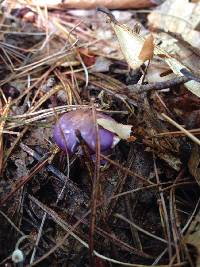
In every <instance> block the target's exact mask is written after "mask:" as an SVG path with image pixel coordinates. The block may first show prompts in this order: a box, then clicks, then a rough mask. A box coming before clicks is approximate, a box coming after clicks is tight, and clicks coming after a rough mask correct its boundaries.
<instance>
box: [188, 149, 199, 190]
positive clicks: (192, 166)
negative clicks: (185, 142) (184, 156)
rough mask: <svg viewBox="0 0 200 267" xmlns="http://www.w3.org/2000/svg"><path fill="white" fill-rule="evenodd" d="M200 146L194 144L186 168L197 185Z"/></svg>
mask: <svg viewBox="0 0 200 267" xmlns="http://www.w3.org/2000/svg"><path fill="white" fill-rule="evenodd" d="M199 164H200V148H199V146H198V145H197V144H194V146H193V148H192V153H191V156H190V159H189V161H188V168H189V171H190V173H191V174H192V176H194V178H195V179H196V181H197V183H198V185H199V186H200V168H199Z"/></svg>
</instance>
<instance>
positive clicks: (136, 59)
mask: <svg viewBox="0 0 200 267" xmlns="http://www.w3.org/2000/svg"><path fill="white" fill-rule="evenodd" d="M111 25H112V27H113V29H114V31H115V33H116V35H117V38H118V41H119V44H120V47H121V51H122V54H123V55H124V57H125V59H126V61H127V63H128V64H129V66H130V67H131V68H132V69H137V68H139V67H140V66H141V65H142V64H143V63H144V62H145V61H146V59H145V57H143V55H142V56H141V52H142V50H143V47H144V39H143V38H141V37H140V36H139V35H138V34H137V33H135V32H134V31H131V29H129V28H128V27H127V26H125V25H120V24H118V23H114V22H111Z"/></svg>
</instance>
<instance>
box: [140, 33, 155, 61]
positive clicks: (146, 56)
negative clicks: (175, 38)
mask: <svg viewBox="0 0 200 267" xmlns="http://www.w3.org/2000/svg"><path fill="white" fill-rule="evenodd" d="M153 41H154V39H153V35H152V34H150V35H149V36H148V37H147V39H146V40H145V41H144V44H143V47H142V50H141V51H140V54H139V59H141V60H143V61H146V60H150V59H152V58H153V51H154V43H153Z"/></svg>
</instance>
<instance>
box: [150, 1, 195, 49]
mask: <svg viewBox="0 0 200 267" xmlns="http://www.w3.org/2000/svg"><path fill="white" fill-rule="evenodd" d="M190 2H191V1H189V0H181V4H180V0H167V1H165V2H164V3H163V4H162V5H160V6H159V7H158V8H157V9H155V10H154V11H152V12H151V13H150V15H149V16H148V20H149V24H150V26H151V27H153V28H159V29H163V30H164V31H166V32H168V31H170V32H173V33H179V34H181V35H182V37H183V38H184V39H185V40H186V41H188V42H189V43H190V44H191V45H193V46H196V47H199V45H200V32H198V31H197V30H195V29H196V27H197V26H198V24H199V22H200V16H199V14H200V3H196V4H195V3H190Z"/></svg>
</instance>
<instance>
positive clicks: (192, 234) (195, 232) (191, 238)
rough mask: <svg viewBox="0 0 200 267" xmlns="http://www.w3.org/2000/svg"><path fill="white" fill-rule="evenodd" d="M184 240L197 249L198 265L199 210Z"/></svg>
mask: <svg viewBox="0 0 200 267" xmlns="http://www.w3.org/2000/svg"><path fill="white" fill-rule="evenodd" d="M185 242H186V243H187V244H190V245H192V246H194V247H195V249H196V251H197V257H196V265H195V266H196V267H200V212H199V213H197V215H196V217H195V218H194V220H193V221H192V223H191V225H190V227H189V229H188V231H187V234H186V236H185Z"/></svg>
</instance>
